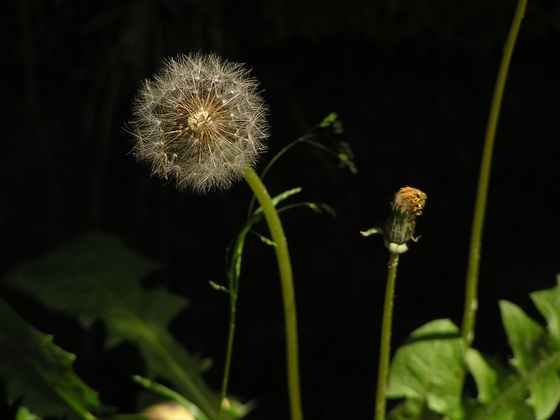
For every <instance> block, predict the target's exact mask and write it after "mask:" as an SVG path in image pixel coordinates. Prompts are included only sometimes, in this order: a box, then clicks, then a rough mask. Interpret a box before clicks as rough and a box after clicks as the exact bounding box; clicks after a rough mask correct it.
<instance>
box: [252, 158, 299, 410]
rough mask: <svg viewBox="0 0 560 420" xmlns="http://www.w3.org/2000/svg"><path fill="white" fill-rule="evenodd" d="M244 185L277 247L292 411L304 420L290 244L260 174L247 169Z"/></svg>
mask: <svg viewBox="0 0 560 420" xmlns="http://www.w3.org/2000/svg"><path fill="white" fill-rule="evenodd" d="M243 176H244V178H245V181H247V183H248V184H249V186H250V187H251V189H252V190H253V193H254V194H255V197H256V198H257V200H258V202H259V203H260V205H261V208H262V210H263V213H264V217H265V219H266V222H267V224H268V228H269V230H270V235H271V237H272V240H273V242H274V243H275V245H276V246H275V251H276V259H277V261H278V270H279V273H280V282H281V284H282V295H283V300H284V318H285V324H286V325H285V328H286V350H287V355H286V357H287V363H288V392H289V398H290V409H291V416H292V417H291V418H292V420H301V419H302V418H303V414H302V409H301V396H300V385H299V362H298V337H297V319H296V303H295V293H294V285H293V276H292V264H291V261H290V253H289V251H288V243H287V240H286V235H285V234H284V228H283V227H282V222H281V221H280V217H278V212H277V211H276V208H275V207H274V203H273V202H272V199H271V198H270V195H269V193H268V191H267V190H266V187H265V186H264V184H263V183H262V181H261V179H260V178H259V176H258V175H257V173H256V172H255V171H254V170H253V169H252V168H247V169H246V170H245V172H244V174H243Z"/></svg>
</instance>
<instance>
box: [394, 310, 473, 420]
mask: <svg viewBox="0 0 560 420" xmlns="http://www.w3.org/2000/svg"><path fill="white" fill-rule="evenodd" d="M462 373H463V342H462V340H461V338H460V336H459V329H458V328H457V327H456V326H455V325H454V324H453V323H452V322H451V321H449V320H447V319H440V320H435V321H432V322H429V323H427V324H425V325H423V326H422V327H420V328H418V329H417V330H415V331H414V332H413V333H412V334H411V335H410V337H409V339H408V340H407V342H406V343H405V344H404V345H403V346H401V347H400V348H399V349H398V350H397V352H396V354H395V357H394V359H393V362H392V363H391V367H390V372H389V382H388V388H387V397H388V398H408V399H413V400H417V401H419V402H420V404H421V405H426V406H427V407H428V408H429V409H430V410H431V411H433V412H436V413H439V414H443V415H446V416H447V417H448V418H451V419H453V418H460V417H461V381H460V378H461V375H462Z"/></svg>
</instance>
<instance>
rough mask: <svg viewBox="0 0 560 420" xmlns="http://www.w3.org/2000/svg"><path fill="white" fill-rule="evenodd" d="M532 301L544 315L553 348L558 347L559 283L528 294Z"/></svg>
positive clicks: (559, 279)
mask: <svg viewBox="0 0 560 420" xmlns="http://www.w3.org/2000/svg"><path fill="white" fill-rule="evenodd" d="M558 281H559V282H560V277H559V278H558ZM530 296H531V299H532V300H533V303H534V304H535V306H536V307H537V309H538V310H539V312H540V313H541V314H542V315H543V316H544V318H545V319H546V322H547V330H548V333H549V334H550V338H551V341H552V343H553V345H554V347H555V348H560V285H557V286H555V287H553V288H551V289H546V290H539V291H538V292H533V293H531V294H530Z"/></svg>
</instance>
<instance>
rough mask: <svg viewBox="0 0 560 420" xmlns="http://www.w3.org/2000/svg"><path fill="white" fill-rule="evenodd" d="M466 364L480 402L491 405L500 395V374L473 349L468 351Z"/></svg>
mask: <svg viewBox="0 0 560 420" xmlns="http://www.w3.org/2000/svg"><path fill="white" fill-rule="evenodd" d="M465 362H466V363H467V366H468V368H469V371H470V372H471V374H472V376H473V378H474V380H475V382H476V388H477V390H478V401H479V402H480V403H482V404H484V405H487V404H489V403H490V402H491V401H493V400H494V399H495V398H496V397H497V395H498V394H499V393H500V378H499V373H498V372H497V371H496V370H494V369H493V368H492V366H491V365H490V363H489V362H488V361H487V360H486V359H485V357H484V356H483V355H482V354H480V352H479V351H478V350H475V349H473V348H470V349H467V352H466V353H465Z"/></svg>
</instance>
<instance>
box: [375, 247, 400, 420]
mask: <svg viewBox="0 0 560 420" xmlns="http://www.w3.org/2000/svg"><path fill="white" fill-rule="evenodd" d="M398 264H399V254H394V253H391V256H390V257H389V267H388V270H387V285H386V286H385V302H384V303H383V321H382V324H381V344H380V348H379V365H378V371H377V395H376V399H375V420H385V394H386V393H387V376H388V374H389V356H390V353H391V324H392V322H393V299H394V296H395V282H396V279H397V265H398Z"/></svg>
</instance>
